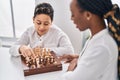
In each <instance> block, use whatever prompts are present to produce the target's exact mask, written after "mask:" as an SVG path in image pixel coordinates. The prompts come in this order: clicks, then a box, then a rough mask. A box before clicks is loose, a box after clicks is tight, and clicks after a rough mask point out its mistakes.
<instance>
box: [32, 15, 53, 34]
mask: <svg viewBox="0 0 120 80" xmlns="http://www.w3.org/2000/svg"><path fill="white" fill-rule="evenodd" d="M33 23H34V25H35V29H36V31H37V33H38V35H39V36H42V35H44V34H45V33H47V32H48V30H49V29H50V27H51V25H52V21H51V18H50V16H48V15H46V14H38V15H36V17H35V18H33Z"/></svg>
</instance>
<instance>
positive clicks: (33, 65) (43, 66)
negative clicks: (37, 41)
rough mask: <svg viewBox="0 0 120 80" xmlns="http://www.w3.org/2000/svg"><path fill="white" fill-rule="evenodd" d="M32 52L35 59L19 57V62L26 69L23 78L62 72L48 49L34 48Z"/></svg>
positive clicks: (54, 56)
mask: <svg viewBox="0 0 120 80" xmlns="http://www.w3.org/2000/svg"><path fill="white" fill-rule="evenodd" d="M33 52H34V54H35V57H33V56H31V57H23V56H22V55H21V60H22V62H23V64H24V65H25V66H26V67H27V68H25V69H24V75H25V76H29V75H34V74H40V73H46V72H53V71H59V70H62V64H61V62H60V61H59V59H58V57H57V56H56V55H55V54H54V53H53V52H51V51H50V49H46V48H40V47H36V48H34V49H33Z"/></svg>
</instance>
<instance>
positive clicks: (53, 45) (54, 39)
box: [10, 24, 74, 56]
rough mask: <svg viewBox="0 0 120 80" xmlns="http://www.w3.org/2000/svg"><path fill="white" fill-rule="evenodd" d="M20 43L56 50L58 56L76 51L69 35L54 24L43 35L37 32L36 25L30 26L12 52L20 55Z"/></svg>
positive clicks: (12, 48) (14, 54)
mask: <svg viewBox="0 0 120 80" xmlns="http://www.w3.org/2000/svg"><path fill="white" fill-rule="evenodd" d="M20 45H29V46H30V47H31V48H34V47H36V46H40V47H43V48H49V49H50V50H51V51H54V52H55V53H56V54H57V56H61V55H63V54H73V53H74V50H73V47H72V44H71V42H70V39H69V38H68V36H67V35H66V34H65V33H64V32H63V31H62V30H61V29H60V28H59V27H57V26H56V25H54V24H53V25H52V26H51V27H50V29H49V31H48V32H47V33H46V34H44V35H42V36H39V35H38V34H37V32H36V31H35V28H34V26H32V27H30V28H28V29H27V30H26V31H25V32H24V33H23V35H22V36H21V38H20V39H19V40H18V41H17V42H16V43H15V44H14V45H13V46H12V47H11V48H10V54H11V55H13V56H18V55H19V52H18V51H19V50H18V49H19V47H20Z"/></svg>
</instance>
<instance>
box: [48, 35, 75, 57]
mask: <svg viewBox="0 0 120 80" xmlns="http://www.w3.org/2000/svg"><path fill="white" fill-rule="evenodd" d="M50 49H51V50H52V51H54V52H55V53H56V54H57V56H61V55H63V54H73V53H74V49H73V46H72V43H71V42H70V39H69V38H68V36H67V35H62V36H61V35H60V38H59V41H58V47H51V48H50Z"/></svg>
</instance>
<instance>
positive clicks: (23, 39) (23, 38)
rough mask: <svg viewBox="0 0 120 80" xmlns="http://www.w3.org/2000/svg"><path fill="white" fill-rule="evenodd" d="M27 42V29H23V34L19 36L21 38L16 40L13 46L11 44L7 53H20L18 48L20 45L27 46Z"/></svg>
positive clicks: (14, 54)
mask: <svg viewBox="0 0 120 80" xmlns="http://www.w3.org/2000/svg"><path fill="white" fill-rule="evenodd" d="M28 44H29V36H28V31H25V32H24V33H23V35H22V36H21V38H20V39H19V40H17V41H16V42H15V44H14V45H13V46H11V48H10V50H9V53H10V54H11V55H12V56H19V55H20V52H19V48H20V47H21V46H22V45H26V46H27V45H28Z"/></svg>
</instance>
